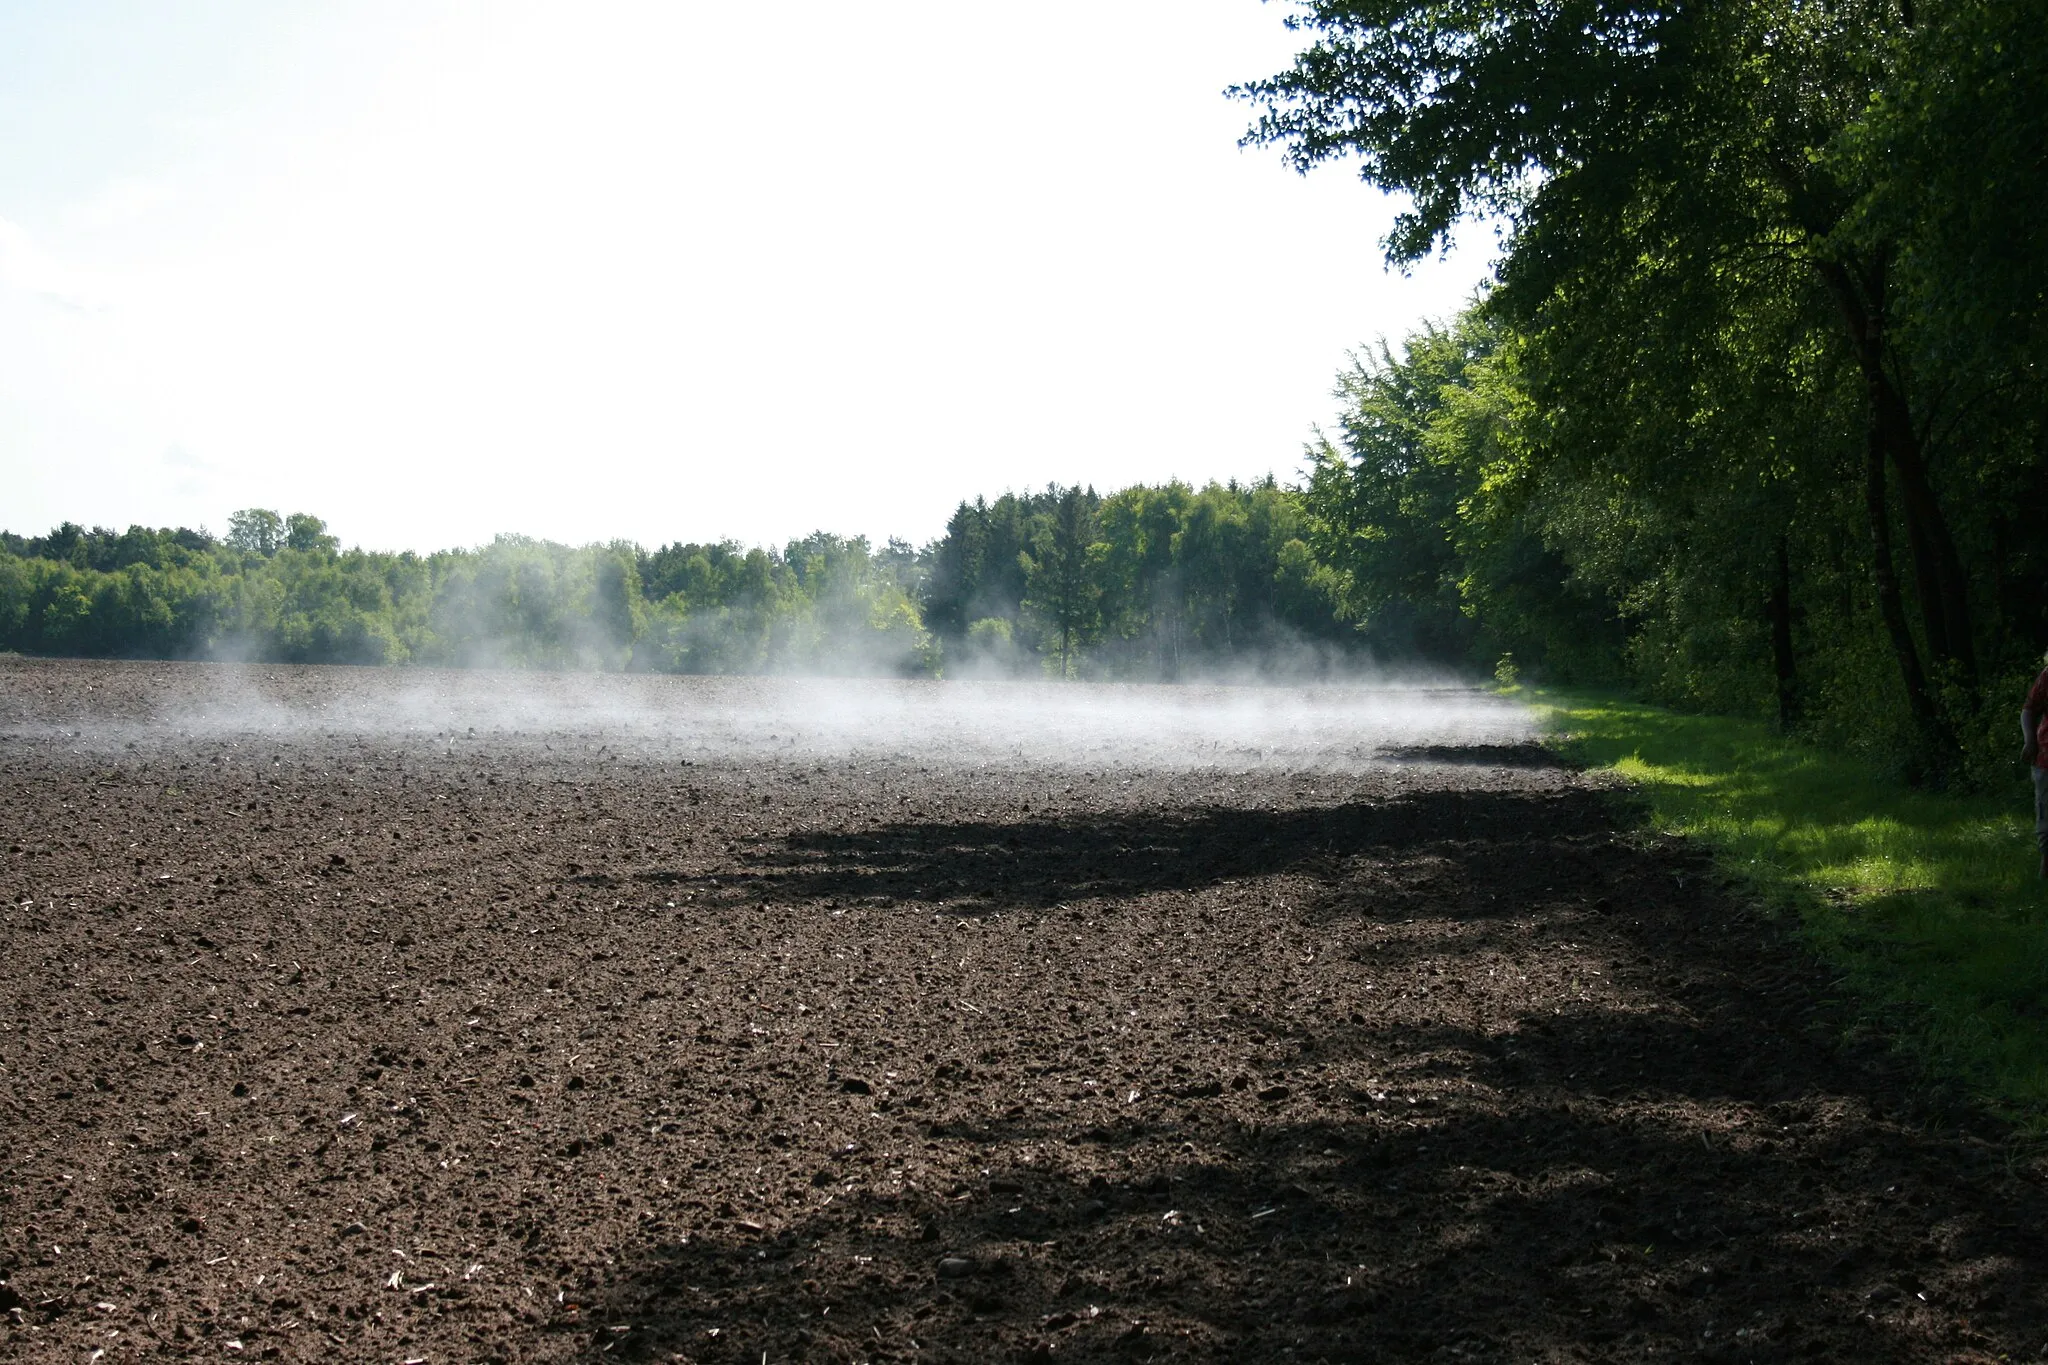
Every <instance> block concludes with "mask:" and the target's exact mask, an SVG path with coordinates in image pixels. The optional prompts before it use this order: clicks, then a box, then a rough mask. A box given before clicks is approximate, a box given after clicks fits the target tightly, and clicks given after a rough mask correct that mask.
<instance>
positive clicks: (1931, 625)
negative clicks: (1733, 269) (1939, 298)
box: [1816, 258, 1977, 691]
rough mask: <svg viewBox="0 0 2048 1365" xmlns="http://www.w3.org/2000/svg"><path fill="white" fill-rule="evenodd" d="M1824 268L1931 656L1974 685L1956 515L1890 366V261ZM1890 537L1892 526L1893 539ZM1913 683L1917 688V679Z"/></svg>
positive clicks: (1833, 264)
mask: <svg viewBox="0 0 2048 1365" xmlns="http://www.w3.org/2000/svg"><path fill="white" fill-rule="evenodd" d="M1816 267H1817V268H1818V270H1819V271H1820V274H1821V278H1822V279H1823V280H1825V281H1826V282H1827V285H1828V289H1829V291H1830V292H1831V293H1833V294H1834V296H1835V302H1836V304H1837V305H1838V306H1839V307H1840V308H1841V310H1842V319H1843V321H1844V322H1845V323H1846V324H1847V325H1848V330H1849V340H1850V344H1851V346H1852V347H1853V348H1854V350H1855V353H1856V365H1857V368H1858V370H1859V371H1860V372H1861V373H1862V376H1863V386H1864V391H1865V394H1866V396H1867V399H1868V402H1869V414H1868V418H1869V438H1870V443H1871V447H1872V449H1873V451H1874V452H1875V454H1876V457H1877V458H1878V459H1880V460H1885V459H1889V460H1890V462H1891V466H1892V468H1893V469H1894V470H1896V471H1897V473H1898V476H1899V507H1900V510H1901V512H1903V513H1904V516H1905V523H1906V544H1907V549H1908V552H1909V553H1910V555H1911V557H1912V562H1913V587H1914V592H1915V596H1916V597H1917V598H1918V600H1919V604H1920V622H1921V628H1922V630H1923V631H1924V632H1925V634H1926V640H1927V650H1928V653H1929V654H1930V655H1932V656H1933V658H1934V661H1935V662H1936V663H1938V664H1942V665H1944V666H1948V667H1951V668H1952V669H1953V670H1954V672H1955V676H1956V679H1957V681H1959V682H1961V683H1962V684H1963V685H1964V686H1966V687H1970V686H1974V685H1975V683H1976V680H1977V651H1976V647H1975V643H1974V632H1973V631H1972V630H1971V626H1970V596H1969V585H1968V583H1967V581H1966V580H1965V579H1964V577H1963V567H1962V558H1961V556H1960V555H1958V554H1957V553H1956V546H1955V538H1954V537H1953V536H1952V535H1950V534H1949V529H1948V518H1947V517H1945V516H1943V515H1942V511H1941V502H1940V500H1939V499H1938V498H1936V497H1935V495H1934V486H1933V483H1932V482H1931V481H1930V480H1929V478H1928V473H1927V461H1926V459H1925V456H1924V452H1923V451H1922V450H1921V447H1920V437H1919V434H1918V433H1917V432H1916V431H1914V429H1913V415H1912V410H1911V408H1910V407H1909V406H1908V405H1907V403H1906V396H1905V394H1904V393H1903V392H1901V391H1900V389H1899V386H1898V383H1897V381H1896V380H1895V379H1894V377H1893V375H1892V373H1891V369H1890V361H1891V351H1890V345H1891V343H1890V338H1889V337H1888V336H1887V335H1886V332H1885V310H1886V292H1887V287H1888V276H1889V263H1888V262H1887V261H1885V260H1884V259H1882V258H1879V259H1877V260H1875V261H1870V262H1866V263H1864V265H1863V266H1862V268H1860V269H1857V270H1851V269H1850V268H1849V267H1848V266H1846V265H1844V264H1842V263H1840V262H1837V261H1819V262H1816ZM1880 472H1882V471H1880ZM1889 539H1890V535H1889V525H1887V533H1886V540H1887V542H1889ZM1903 619H1904V618H1903V615H1902V616H1901V620H1903ZM1908 688H1909V690H1910V689H1911V684H1910V683H1909V684H1908ZM1922 690H1923V691H1924V690H1925V684H1924V681H1923V683H1922Z"/></svg>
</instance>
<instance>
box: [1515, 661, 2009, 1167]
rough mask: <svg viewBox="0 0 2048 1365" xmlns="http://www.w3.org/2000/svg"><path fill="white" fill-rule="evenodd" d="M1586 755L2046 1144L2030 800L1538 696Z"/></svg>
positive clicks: (1875, 1020) (1616, 706)
mask: <svg viewBox="0 0 2048 1365" xmlns="http://www.w3.org/2000/svg"><path fill="white" fill-rule="evenodd" d="M1531 700H1534V701H1535V702H1536V703H1537V704H1538V705H1539V706H1541V707H1543V708H1544V709H1546V710H1547V711H1548V713H1549V716H1550V720H1551V722H1552V727H1553V730H1554V732H1555V734H1556V736H1557V738H1558V740H1559V741H1560V742H1561V743H1562V744H1563V746H1564V748H1565V749H1566V750H1567V752H1569V753H1570V754H1571V755H1572V756H1573V757H1574V758H1576V759H1578V760H1579V761H1581V762H1584V763H1588V764H1591V765H1595V766H1599V767H1604V768H1607V769H1610V770H1612V771H1615V772H1618V773H1620V774H1622V775H1623V776H1625V777H1627V778H1628V779H1629V780H1630V784H1631V786H1632V787H1633V789H1634V790H1635V791H1637V792H1639V793H1641V794H1642V796H1643V797H1644V799H1645V800H1646V802H1647V804H1648V807H1649V811H1648V814H1649V817H1650V820H1651V823H1652V824H1653V825H1655V826H1656V827H1658V828H1660V829H1662V830H1664V831H1667V832H1669V833H1674V834H1681V835H1684V836H1686V837H1688V838H1692V839H1698V840H1701V841H1702V842H1704V843H1706V844H1707V845H1708V846H1710V847H1711V848H1713V849H1714V850H1715V851H1716V852H1717V853H1718V854H1719V855H1720V859H1721V864H1722V866H1723V868H1724V869H1725V870H1727V871H1728V872H1730V873H1733V874H1734V875H1735V876H1737V877H1738V878H1740V879H1741V881H1742V882H1743V883H1745V884H1746V885H1747V886H1748V887H1750V888H1751V889H1752V890H1754V891H1756V892H1758V893H1760V894H1761V896H1762V897H1763V898H1764V899H1765V901H1766V902H1767V903H1768V904H1771V905H1773V906H1774V907H1776V908H1777V909H1778V910H1780V911H1781V912H1783V913H1789V914H1793V915H1797V916H1798V918H1799V922H1800V924H1801V925H1802V927H1803V929H1804V932H1805V934H1806V936H1807V939H1808V941H1809V942H1810V943H1811V944H1812V945H1813V947H1814V948H1815V949H1816V950H1817V951H1818V952H1820V953H1822V954H1823V955H1825V956H1826V957H1827V958H1829V959H1830V960H1831V961H1832V962H1834V963H1835V965H1836V966H1837V968H1838V969H1839V970H1840V971H1841V972H1842V974H1843V978H1844V981H1845V982H1846V984H1848V985H1849V986H1851V987H1852V988H1853V989H1854V992H1855V994H1856V995H1857V996H1858V997H1860V999H1861V1001H1862V1002H1863V1004H1864V1016H1863V1020H1862V1022H1863V1023H1864V1024H1865V1025H1874V1026H1875V1027H1876V1028H1877V1029H1878V1030H1879V1031H1880V1032H1882V1033H1883V1034H1886V1035H1889V1036H1891V1037H1893V1038H1895V1039H1897V1040H1898V1041H1900V1042H1902V1043H1904V1044H1905V1045H1906V1046H1908V1047H1909V1048H1911V1049H1912V1050H1913V1051H1915V1052H1917V1053H1919V1054H1920V1055H1921V1057H1922V1058H1923V1059H1924V1060H1925V1061H1926V1062H1928V1063H1929V1064H1930V1069H1931V1070H1932V1071H1934V1072H1936V1073H1938V1074H1942V1075H1945V1076H1947V1077H1950V1078H1952V1079H1953V1080H1954V1081H1957V1082H1960V1083H1961V1084H1962V1085H1964V1086H1966V1087H1968V1088H1969V1089H1970V1090H1971V1091H1973V1092H1975V1094H1976V1095H1977V1097H1978V1098H1980V1099H1981V1100H1984V1101H1986V1102H1988V1103H1989V1104H1990V1105H1991V1106H1993V1107H1995V1108H1997V1109H2000V1110H2002V1111H2004V1112H2005V1113H2006V1114H2007V1115H2009V1116H2010V1117H2012V1118H2014V1119H2015V1120H2018V1121H2019V1122H2021V1123H2022V1124H2024V1125H2025V1126H2026V1127H2027V1128H2029V1129H2031V1130H2032V1131H2033V1132H2034V1133H2036V1134H2037V1135H2038V1134H2040V1133H2041V1132H2043V1131H2044V1130H2048V1020H2044V1019H2043V1018H2042V1015H2041V1010H2040V1002H2041V1001H2042V999H2044V998H2048V934H2044V933H2043V930H2044V928H2048V906H2044V903H2043V901H2042V898H2041V894H2040V883H2039V882H2038V881H2036V880H2035V878H2034V859H2033V842H2032V840H2031V839H2030V838H2029V837H2028V835H2030V834H2031V833H2032V830H2031V829H2030V827H2029V824H2028V821H2027V819H2026V810H2025V807H2024V806H2023V805H2021V804H2020V803H2017V802H2012V801H2005V800H2000V799H1997V798H1993V797H1986V796H1966V795H1959V794H1956V793H1952V792H1939V793H1937V792H1927V791H1918V790H1913V789H1911V788H1908V787H1906V786H1905V785H1904V784H1903V783H1901V782H1899V781H1898V780H1897V778H1896V777H1895V776H1893V775H1889V774H1887V773H1885V772H1883V771H1882V770H1880V769H1878V768H1876V767H1875V766H1873V765H1872V764H1870V763H1868V762H1865V761H1861V760H1859V759H1856V758H1853V757H1848V756H1844V755H1842V754H1839V753H1834V752H1830V751H1827V750H1823V749H1819V748H1816V747H1814V746H1812V745H1808V744H1804V743H1800V742H1798V741H1792V740H1786V739H1784V738H1783V737H1781V736H1778V735H1774V734H1772V733H1771V732H1770V731H1769V729H1768V728H1767V727H1766V726H1765V725H1764V724H1763V723H1761V722H1757V721H1744V720H1739V719H1734V718H1729V717H1722V716H1700V715H1680V714H1676V713H1673V712H1671V711H1668V710H1663V709H1660V708H1658V707H1654V706H1646V705H1642V704H1640V703H1635V702H1630V701H1625V700H1622V699H1619V698H1615V697H1609V696H1598V695H1594V694H1590V693H1575V694H1574V693H1561V692H1554V691H1546V692H1539V693H1538V694H1536V695H1535V696H1534V697H1533V698H1531Z"/></svg>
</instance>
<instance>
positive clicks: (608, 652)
mask: <svg viewBox="0 0 2048 1365" xmlns="http://www.w3.org/2000/svg"><path fill="white" fill-rule="evenodd" d="M915 568H916V565H915V556H914V555H913V554H911V553H910V552H909V550H908V549H907V547H897V546H892V547H890V548H889V549H887V550H884V551H882V552H880V553H875V552H873V551H871V550H870V548H869V546H868V544H867V542H865V541H862V540H857V539H856V540H843V539H840V538H838V537H834V536H827V535H816V536H812V537H810V538H809V539H807V540H801V541H795V542H792V543H791V544H790V545H789V546H787V547H786V548H785V549H783V550H781V551H779V552H771V551H766V550H760V549H754V550H745V549H742V548H740V547H739V546H736V545H731V544H722V545H670V546H665V547H663V548H662V549H660V550H656V551H654V552H652V553H649V552H646V551H643V550H641V549H639V548H637V547H635V546H632V545H625V544H612V545H588V546H582V547H570V546H565V545H555V544H549V543H546V542H542V541H535V540H529V539H526V538H524V537H520V536H501V537H499V538H498V539H497V540H495V541H493V542H492V543H491V544H489V545H487V546H484V547H483V548H481V549H476V550H450V551H443V552H441V553H438V554H431V555H414V554H380V553H372V552H367V551H363V550H348V551H345V552H344V551H342V550H340V549H339V548H338V547H337V544H336V542H335V539H334V537H332V536H330V535H328V534H327V533H326V527H325V525H324V524H323V523H321V521H320V520H319V518H317V517H311V516H304V515H295V516H293V517H291V518H289V519H286V518H280V517H278V516H277V515H276V514H275V513H273V512H268V511H265V510H264V509H261V508H252V509H249V510H247V511H244V512H238V513H236V514H235V516H234V518H233V519H232V520H231V522H230V530H229V533H228V536H227V539H226V540H224V541H216V540H213V539H212V538H210V537H208V536H206V535H204V534H203V533H200V532H194V531H187V530H177V531H150V530H148V529H146V528H143V527H131V528H130V529H129V530H128V531H127V532H125V533H116V532H113V531H105V530H100V531H86V530H83V529H81V528H79V527H77V526H69V525H67V526H64V527H61V528H59V529H58V530H56V531H54V532H52V533H51V534H50V535H48V536H45V537H41V538H38V539H34V540H26V539H23V538H22V537H19V536H10V535H0V648H8V649H15V650H20V651H23V652H28V653H38V654H90V655H111V656H116V657H155V658H176V657H188V658H260V659H274V660H281V661H287V662H304V663H359V664H381V663H418V664H448V665H458V666H478V665H504V666H515V667H540V668H639V669H658V670H671V671H675V670H680V671H696V672H775V671H815V670H831V671H839V672H862V673H905V672H928V671H930V670H931V669H932V668H933V667H934V665H935V657H934V655H933V653H932V643H931V637H930V636H929V635H928V634H927V633H926V632H925V630H924V628H923V626H922V624H921V623H920V620H919V612H918V608H917V606H916V603H915V601H914V599H913V596H912V594H913V592H914V590H915V586H916V575H915Z"/></svg>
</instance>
